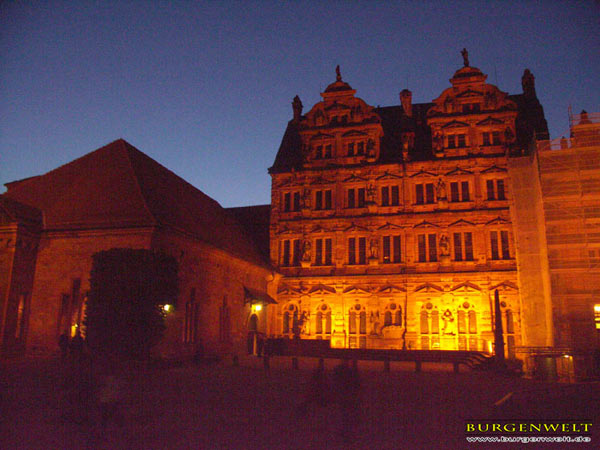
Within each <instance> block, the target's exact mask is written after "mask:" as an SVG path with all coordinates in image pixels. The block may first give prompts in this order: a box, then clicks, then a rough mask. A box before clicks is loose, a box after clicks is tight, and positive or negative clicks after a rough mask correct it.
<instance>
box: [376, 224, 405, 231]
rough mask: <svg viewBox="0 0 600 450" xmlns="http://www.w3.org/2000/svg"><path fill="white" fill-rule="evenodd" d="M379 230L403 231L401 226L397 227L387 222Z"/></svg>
mask: <svg viewBox="0 0 600 450" xmlns="http://www.w3.org/2000/svg"><path fill="white" fill-rule="evenodd" d="M377 229H378V230H399V229H402V227H401V226H400V225H395V224H393V223H389V222H386V223H385V224H384V225H381V226H380V227H379V228H377Z"/></svg>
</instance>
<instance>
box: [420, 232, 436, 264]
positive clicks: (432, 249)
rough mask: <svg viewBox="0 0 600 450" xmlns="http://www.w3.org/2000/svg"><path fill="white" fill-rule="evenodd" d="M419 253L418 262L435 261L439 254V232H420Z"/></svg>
mask: <svg viewBox="0 0 600 450" xmlns="http://www.w3.org/2000/svg"><path fill="white" fill-rule="evenodd" d="M417 255H418V262H435V261H437V260H438V255H437V234H435V233H428V234H418V235H417Z"/></svg>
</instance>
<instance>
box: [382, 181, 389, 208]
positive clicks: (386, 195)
mask: <svg viewBox="0 0 600 450" xmlns="http://www.w3.org/2000/svg"><path fill="white" fill-rule="evenodd" d="M389 204H390V188H389V187H388V186H384V187H382V188H381V206H389Z"/></svg>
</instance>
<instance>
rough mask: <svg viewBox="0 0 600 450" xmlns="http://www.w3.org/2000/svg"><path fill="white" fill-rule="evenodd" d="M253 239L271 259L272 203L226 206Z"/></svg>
mask: <svg viewBox="0 0 600 450" xmlns="http://www.w3.org/2000/svg"><path fill="white" fill-rule="evenodd" d="M225 211H227V213H228V214H230V215H231V216H232V217H234V218H235V219H236V220H237V221H238V222H239V223H240V224H241V225H242V226H243V227H244V228H245V230H246V232H247V233H248V235H250V237H251V238H252V239H253V241H254V243H255V244H256V247H257V248H258V250H259V251H260V252H261V254H262V255H263V256H264V257H265V260H266V261H268V260H269V257H270V256H269V225H270V221H271V205H256V206H242V207H238V208H225Z"/></svg>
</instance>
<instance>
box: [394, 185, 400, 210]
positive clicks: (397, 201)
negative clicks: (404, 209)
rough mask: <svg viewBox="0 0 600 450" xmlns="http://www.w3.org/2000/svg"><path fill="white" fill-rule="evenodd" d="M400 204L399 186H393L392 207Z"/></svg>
mask: <svg viewBox="0 0 600 450" xmlns="http://www.w3.org/2000/svg"><path fill="white" fill-rule="evenodd" d="M399 204H400V192H399V189H398V186H392V205H393V206H398V205H399Z"/></svg>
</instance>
